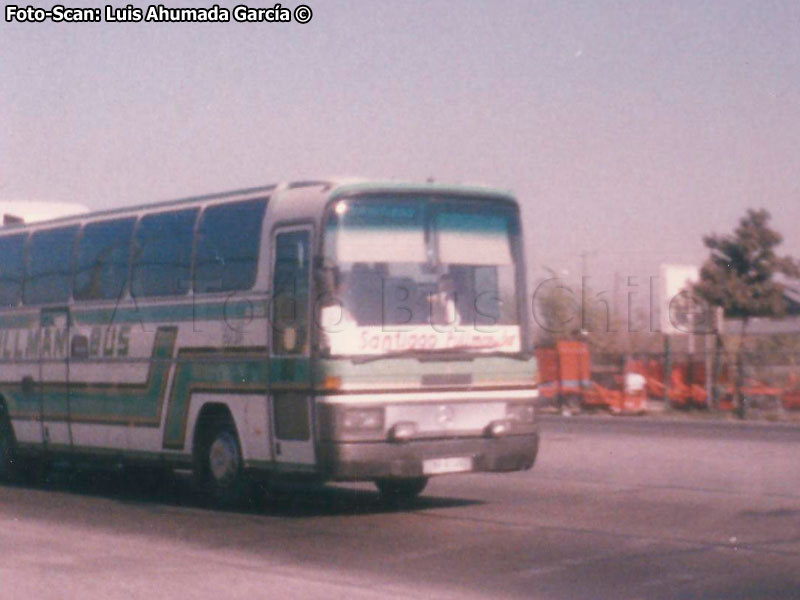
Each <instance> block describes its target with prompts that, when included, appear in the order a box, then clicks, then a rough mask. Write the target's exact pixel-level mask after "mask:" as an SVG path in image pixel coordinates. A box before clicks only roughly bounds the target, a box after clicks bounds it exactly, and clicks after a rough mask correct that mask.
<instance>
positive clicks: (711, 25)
mask: <svg viewBox="0 0 800 600" xmlns="http://www.w3.org/2000/svg"><path fill="white" fill-rule="evenodd" d="M303 1H304V2H305V3H307V4H309V5H310V6H311V7H312V9H313V11H314V17H313V20H312V21H311V23H310V24H308V25H298V24H294V23H293V24H288V25H287V24H268V23H261V24H241V23H230V24H197V25H189V24H153V23H134V24H125V25H123V24H113V23H100V24H8V23H5V22H4V21H3V22H0V200H11V199H35V200H60V201H69V202H81V203H84V204H87V205H89V206H90V207H91V208H98V209H99V208H106V207H111V206H123V205H126V204H131V203H142V202H150V201H155V200H163V199H169V198H172V197H182V196H188V195H192V194H200V193H209V192H214V191H222V190H226V189H231V188H238V187H245V186H251V185H255V184H261V183H271V182H275V181H280V180H287V179H298V178H317V177H322V176H328V175H364V176H374V177H396V178H402V179H416V180H421V179H425V178H427V177H431V176H432V177H435V178H436V179H437V180H441V181H450V182H479V183H489V184H494V185H498V186H501V187H507V188H511V189H512V190H514V192H516V194H517V195H518V197H519V199H520V201H521V203H522V205H523V207H524V209H523V210H524V215H525V219H526V227H527V235H528V251H529V258H528V261H529V263H531V264H533V265H547V266H549V267H551V268H553V269H557V270H561V269H568V270H569V271H570V272H571V273H578V272H579V271H580V258H579V254H580V253H581V252H584V251H585V252H590V253H592V255H591V256H590V258H589V259H588V268H589V269H590V272H591V273H592V274H597V276H598V277H600V276H601V275H602V274H605V275H607V274H609V273H611V272H613V271H615V270H616V271H619V272H620V273H621V274H623V275H627V274H632V273H635V274H639V275H642V274H653V275H655V274H657V272H658V271H657V268H658V264H659V263H661V262H673V263H675V262H677V263H683V262H699V261H701V260H702V258H703V257H704V256H705V250H704V248H703V246H702V242H701V237H702V235H703V234H704V233H708V232H711V231H718V232H728V231H730V230H732V228H733V227H734V226H735V224H736V221H737V220H738V218H739V217H740V216H741V215H742V214H743V213H744V211H745V209H746V208H747V207H759V206H764V207H766V208H768V209H769V210H770V211H771V212H772V214H773V218H774V225H775V226H776V227H777V229H779V230H780V231H781V232H782V233H783V234H784V236H785V239H786V241H785V244H784V249H785V251H786V252H792V253H795V254H797V255H800V227H798V224H800V3H798V2H796V0H788V1H786V2H770V1H765V0H754V1H752V2H746V1H733V0H725V1H722V0H719V1H716V2H703V1H699V0H690V1H686V2H668V1H663V0H659V1H657V2H656V1H653V2H600V1H597V0H591V1H587V2H569V1H568V2H534V1H512V0H504V1H495V2H478V1H466V0H462V1H456V0H447V1H433V0H431V1H417V0H403V1H398V0H392V1H388V0H387V1H377V0H368V1H367V0H365V1H355V0H353V1H331V0H303ZM65 4H70V3H69V2H66V3H65ZM133 4H134V5H135V6H138V7H142V8H144V7H146V6H147V4H145V3H143V2H133ZM211 4H212V2H209V3H208V4H206V5H204V6H210V5H211ZM38 5H40V6H49V4H47V3H39V4H38ZM80 5H81V6H90V5H91V4H90V3H88V2H87V3H84V4H80ZM167 5H168V6H173V7H177V6H191V5H195V6H198V5H200V4H198V3H193V4H188V3H184V4H180V3H177V2H173V3H167ZM223 5H226V4H223ZM250 5H251V6H268V5H269V6H271V5H272V3H271V2H269V3H266V2H255V1H253V2H251V3H250ZM284 5H285V6H290V7H294V6H295V4H294V3H291V2H284ZM115 6H124V3H122V2H120V3H117V4H115ZM226 6H232V5H226Z"/></svg>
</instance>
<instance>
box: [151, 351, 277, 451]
mask: <svg viewBox="0 0 800 600" xmlns="http://www.w3.org/2000/svg"><path fill="white" fill-rule="evenodd" d="M178 356H179V358H180V359H181V362H179V363H178V366H177V368H176V369H175V377H174V378H173V381H172V389H171V391H170V394H169V404H168V406H167V418H166V422H165V424H164V440H163V446H164V448H166V449H170V450H182V449H183V448H184V446H185V444H186V427H187V423H188V419H189V403H190V400H191V396H192V394H195V393H202V392H209V393H215V394H262V395H263V396H264V402H266V394H267V360H266V356H263V355H262V356H261V357H260V358H255V357H251V356H244V357H241V356H231V355H229V354H226V355H218V354H211V353H198V352H197V351H192V350H190V349H187V350H181V351H180V352H179V353H178ZM191 358H195V359H196V360H190V359H191Z"/></svg>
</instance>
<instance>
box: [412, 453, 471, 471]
mask: <svg viewBox="0 0 800 600" xmlns="http://www.w3.org/2000/svg"><path fill="white" fill-rule="evenodd" d="M471 470H472V458H471V457H469V456H454V457H451V458H431V459H428V460H423V461H422V472H423V473H424V474H425V475H439V474H441V473H460V472H462V471H471Z"/></svg>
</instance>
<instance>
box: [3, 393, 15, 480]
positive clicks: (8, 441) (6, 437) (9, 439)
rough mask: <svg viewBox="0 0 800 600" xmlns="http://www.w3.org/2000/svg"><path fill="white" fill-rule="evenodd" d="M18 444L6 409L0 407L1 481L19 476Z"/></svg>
mask: <svg viewBox="0 0 800 600" xmlns="http://www.w3.org/2000/svg"><path fill="white" fill-rule="evenodd" d="M16 450H17V444H16V440H15V439H14V430H13V429H12V428H11V423H9V422H8V418H7V417H6V414H5V410H3V409H2V407H0V481H3V482H8V481H13V480H14V479H16V476H17V452H16Z"/></svg>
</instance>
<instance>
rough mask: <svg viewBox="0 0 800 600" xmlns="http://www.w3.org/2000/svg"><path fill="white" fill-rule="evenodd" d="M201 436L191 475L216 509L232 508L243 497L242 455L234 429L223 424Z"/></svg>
mask: <svg viewBox="0 0 800 600" xmlns="http://www.w3.org/2000/svg"><path fill="white" fill-rule="evenodd" d="M206 433H207V435H204V436H203V437H204V440H203V447H202V449H201V452H200V453H199V456H198V464H197V465H196V470H197V472H196V473H195V475H196V478H197V479H198V481H199V483H200V485H201V487H202V489H203V491H204V492H205V493H206V494H208V496H209V497H210V499H211V501H212V502H213V503H214V504H215V505H217V506H236V505H238V504H240V503H241V502H242V501H243V500H244V497H245V488H246V485H245V477H244V471H243V468H242V453H241V450H240V447H239V437H238V436H237V435H236V428H235V426H234V425H233V424H232V423H230V422H227V421H222V422H218V423H217V424H215V425H212V426H211V427H210V428H209V429H208V430H207V432H206Z"/></svg>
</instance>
